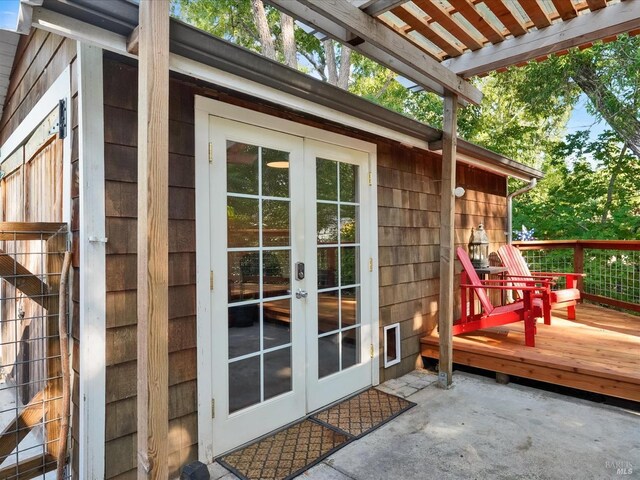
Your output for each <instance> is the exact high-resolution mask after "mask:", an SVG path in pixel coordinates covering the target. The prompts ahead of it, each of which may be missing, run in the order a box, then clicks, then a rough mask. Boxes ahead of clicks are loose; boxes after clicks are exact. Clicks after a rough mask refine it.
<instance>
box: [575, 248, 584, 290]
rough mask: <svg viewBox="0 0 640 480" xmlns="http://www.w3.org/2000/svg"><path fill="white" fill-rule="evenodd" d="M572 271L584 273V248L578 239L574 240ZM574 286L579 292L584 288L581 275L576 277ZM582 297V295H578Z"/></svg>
mask: <svg viewBox="0 0 640 480" xmlns="http://www.w3.org/2000/svg"><path fill="white" fill-rule="evenodd" d="M573 273H584V248H583V246H582V244H581V243H580V241H578V242H576V244H575V245H574V247H573ZM576 281H577V285H576V288H577V289H578V290H580V294H582V291H583V290H584V279H583V278H582V277H577V278H576ZM580 298H581V299H582V295H580Z"/></svg>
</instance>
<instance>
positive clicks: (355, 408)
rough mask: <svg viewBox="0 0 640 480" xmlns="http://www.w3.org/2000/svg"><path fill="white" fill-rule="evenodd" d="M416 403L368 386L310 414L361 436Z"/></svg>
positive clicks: (344, 430) (327, 423) (328, 423)
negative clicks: (367, 388)
mask: <svg viewBox="0 0 640 480" xmlns="http://www.w3.org/2000/svg"><path fill="white" fill-rule="evenodd" d="M415 405H416V404H415V403H413V402H410V401H409V400H405V399H404V398H400V397H396V396H395V395H390V394H388V393H385V392H381V391H380V390H377V389H375V388H370V389H369V390H365V391H364V392H362V393H359V394H358V395H356V396H354V397H351V398H348V399H346V400H344V401H342V402H340V403H338V404H337V405H334V406H332V407H329V408H327V409H325V410H321V411H320V412H318V413H316V414H315V415H313V416H312V417H311V418H313V419H314V420H317V421H319V422H321V423H324V424H326V425H329V426H331V427H333V428H337V429H338V430H340V431H342V432H345V433H346V434H348V435H350V436H352V437H353V438H360V437H362V436H363V435H366V434H367V433H369V432H371V431H373V430H375V429H376V428H378V427H380V426H382V425H384V424H385V423H387V422H388V421H390V420H393V419H394V418H396V417H397V416H398V415H400V414H401V413H403V412H406V411H407V410H409V409H410V408H411V407H414V406H415Z"/></svg>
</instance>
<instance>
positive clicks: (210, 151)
mask: <svg viewBox="0 0 640 480" xmlns="http://www.w3.org/2000/svg"><path fill="white" fill-rule="evenodd" d="M209 163H213V143H211V142H209Z"/></svg>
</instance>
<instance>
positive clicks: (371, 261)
mask: <svg viewBox="0 0 640 480" xmlns="http://www.w3.org/2000/svg"><path fill="white" fill-rule="evenodd" d="M369 271H370V272H373V257H369Z"/></svg>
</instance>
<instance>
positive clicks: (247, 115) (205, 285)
mask: <svg viewBox="0 0 640 480" xmlns="http://www.w3.org/2000/svg"><path fill="white" fill-rule="evenodd" d="M209 115H213V116H218V117H222V118H226V119H228V120H235V121H238V122H243V123H247V124H250V125H255V126H258V127H262V128H268V129H272V130H276V131H279V132H281V133H286V134H289V135H296V136H300V137H303V138H306V139H312V140H318V141H321V142H325V143H330V144H334V145H338V146H342V147H346V148H352V149H355V150H360V151H362V152H365V153H366V154H367V155H368V156H369V169H370V175H371V184H372V186H371V195H370V201H371V205H372V207H371V208H370V209H369V211H370V217H369V218H368V219H365V218H363V219H362V235H369V237H370V239H371V241H370V248H371V251H370V253H369V254H368V256H370V257H371V258H372V259H373V272H372V274H371V292H372V295H371V311H372V325H371V328H372V341H373V345H374V358H373V360H372V362H371V363H372V372H371V377H372V383H373V385H377V384H378V383H379V364H380V360H379V317H378V314H379V313H378V312H379V303H378V295H377V292H378V285H379V280H378V208H377V206H378V202H377V187H376V186H377V156H376V152H377V147H376V145H375V144H373V143H369V142H365V141H363V140H359V139H354V138H351V137H348V136H345V135H341V134H336V133H333V132H327V131H324V130H321V129H318V128H315V127H311V126H308V125H303V124H300V123H296V122H292V121H290V120H285V119H282V118H278V117H273V116H271V115H267V114H264V113H261V112H256V111H253V110H249V109H246V108H242V107H238V106H235V105H231V104H228V103H224V102H220V101H217V100H213V99H210V98H206V97H202V96H199V95H196V97H195V177H196V178H195V186H196V292H197V332H198V338H199V339H201V341H202V340H203V339H204V340H206V339H210V338H211V335H212V327H211V321H210V318H211V304H210V298H211V296H210V280H211V279H210V272H211V261H212V259H211V252H210V245H211V239H210V232H211V228H210V227H211V220H210V195H211V190H210V184H209V147H208V143H209ZM367 220H368V221H367ZM212 357H213V356H212V352H211V349H210V348H207V346H206V345H198V349H197V364H198V458H199V459H200V460H201V461H202V462H205V463H211V462H212V461H213V460H214V454H213V452H214V448H213V432H212V431H211V420H212V417H211V416H212V399H213V385H212V381H211V375H210V373H209V372H210V370H211V365H212V360H213V358H212Z"/></svg>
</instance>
